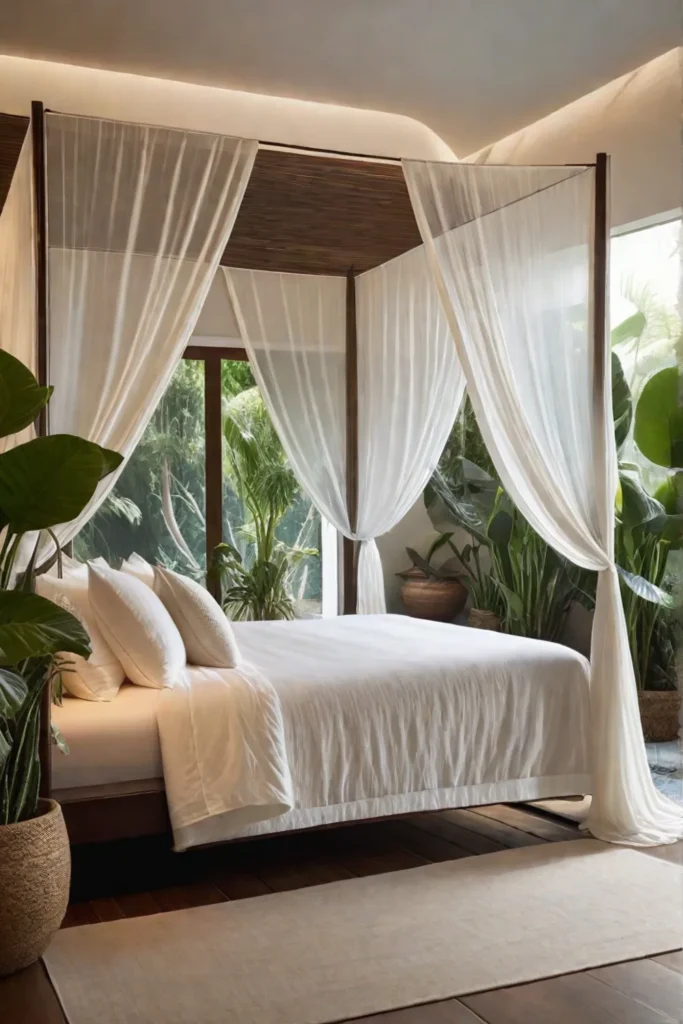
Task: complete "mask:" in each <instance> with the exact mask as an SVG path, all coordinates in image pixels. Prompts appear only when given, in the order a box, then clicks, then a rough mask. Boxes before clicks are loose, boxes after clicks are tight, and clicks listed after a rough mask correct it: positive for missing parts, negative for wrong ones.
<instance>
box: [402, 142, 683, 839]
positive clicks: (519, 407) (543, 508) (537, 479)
mask: <svg viewBox="0 0 683 1024" xmlns="http://www.w3.org/2000/svg"><path fill="white" fill-rule="evenodd" d="M404 171H405V175H406V181H407V183H408V189H409V192H410V195H411V199H412V202H413V207H414V209H415V214H416V217H417V220H418V224H419V227H420V231H421V233H422V237H423V239H424V241H425V244H426V246H427V251H428V255H429V257H430V259H431V263H432V269H433V272H434V275H435V279H436V281H437V285H438V287H439V291H440V294H441V298H442V301H443V303H444V308H445V310H446V313H447V315H448V318H449V323H450V325H451V330H452V332H453V336H454V338H455V341H456V347H457V350H458V355H459V357H460V361H461V362H462V365H463V368H464V371H465V375H466V378H467V387H468V393H469V395H470V398H471V400H472V404H473V407H474V411H475V414H476V416H477V420H478V422H479V425H480V427H481V431H482V434H483V436H484V440H485V441H486V444H487V447H488V449H489V451H490V453H491V457H492V459H493V461H494V464H495V465H496V468H497V470H498V472H499V474H500V476H501V479H502V480H503V482H504V484H505V486H506V487H507V488H508V490H509V491H510V493H511V495H512V497H513V498H514V500H515V502H516V503H517V505H518V507H519V508H520V509H521V511H522V512H523V513H524V515H525V516H526V517H527V519H528V520H529V522H530V523H531V524H532V525H533V526H534V528H535V529H536V530H537V531H538V532H539V533H540V534H541V536H542V537H544V539H545V540H546V541H547V542H548V543H549V544H551V545H552V546H553V547H554V548H556V549H557V550H558V551H559V552H561V553H562V554H563V555H565V556H566V557H567V558H570V559H571V560H572V561H573V562H575V563H576V564H578V565H580V566H584V567H585V568H588V569H594V570H597V571H598V574H599V575H598V590H597V601H596V610H595V620H594V626H593V640H592V652H591V666H592V668H591V680H592V681H591V733H592V735H591V750H592V777H593V794H592V796H593V800H592V806H591V811H590V817H589V819H588V823H587V824H588V827H589V828H590V830H591V832H592V833H593V834H594V835H595V836H597V837H598V838H601V839H605V840H608V841H611V842H621V843H629V844H633V845H643V846H645V845H655V844H658V843H663V842H671V841H673V840H674V839H676V838H678V837H680V836H681V835H683V810H681V809H680V808H678V807H677V806H676V805H675V804H673V803H672V802H671V801H669V800H667V799H666V798H665V797H663V796H662V795H661V794H659V793H658V792H657V790H656V789H655V787H654V785H653V783H652V780H651V778H650V774H649V770H648V765H647V760H646V756H645V748H644V743H643V734H642V729H641V725H640V718H639V713H638V703H637V696H636V687H635V680H634V677H633V668H632V664H631V658H630V653H629V648H628V638H627V634H626V626H625V621H624V614H623V609H622V605H621V597H620V592H619V581H618V576H617V573H616V569H615V564H614V497H615V490H616V451H615V446H614V430H613V424H612V414H611V403H610V401H609V396H610V394H611V380H610V361H609V349H608V345H609V341H608V335H607V337H606V338H605V353H604V358H605V373H604V379H603V380H600V381H595V382H594V380H593V364H594V359H593V356H594V353H593V342H592V331H591V328H590V324H591V313H592V310H591V295H590V288H591V278H592V275H591V256H590V252H591V244H590V242H591V226H592V222H593V202H594V180H595V179H594V171H593V169H592V168H591V169H588V168H584V169H582V168H507V167H506V168H503V167H476V166H471V165H464V164H458V165H455V164H428V163H414V162H406V163H404ZM594 384H596V385H597V386H596V387H594Z"/></svg>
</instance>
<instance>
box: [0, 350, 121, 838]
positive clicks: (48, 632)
mask: <svg viewBox="0 0 683 1024" xmlns="http://www.w3.org/2000/svg"><path fill="white" fill-rule="evenodd" d="M51 394H52V388H49V387H41V386H40V385H39V384H38V382H37V381H36V379H35V377H34V376H33V374H32V373H31V372H30V370H28V369H27V367H25V366H24V365H23V363H21V362H20V361H19V360H18V359H15V358H14V356H12V355H10V354H9V353H8V352H6V351H4V350H2V349H0V437H10V436H11V435H13V434H17V433H19V432H20V431H22V430H24V429H25V428H26V427H29V426H30V425H31V424H32V423H33V421H34V420H35V419H36V417H37V415H38V413H39V412H40V411H41V409H43V408H45V406H46V405H47V404H48V402H49V400H50V396H51ZM121 460H122V457H121V455H119V454H118V453H117V452H112V451H109V450H108V449H106V448H101V447H100V446H99V445H96V444H93V443H92V442H90V441H85V440H83V439H82V438H80V437H74V436H72V435H70V434H54V435H51V436H47V437H38V438H34V439H33V440H31V441H27V442H26V443H24V444H18V445H16V446H15V447H14V448H10V449H9V450H7V451H5V452H3V453H2V454H0V531H1V535H0V825H7V824H11V823H13V822H17V821H23V820H25V819H27V818H31V817H34V816H35V814H36V813H37V809H38V794H39V789H40V761H39V756H38V737H39V729H40V708H41V701H42V696H43V693H44V691H45V688H46V687H49V688H50V689H51V691H54V692H56V693H59V681H60V678H61V672H62V671H65V670H68V664H67V663H66V660H65V659H64V657H63V656H64V654H69V653H72V654H80V655H82V656H83V657H88V655H89V654H90V640H89V637H88V634H87V633H86V631H85V629H84V628H83V626H82V625H81V623H80V622H79V621H78V619H77V618H75V616H73V615H71V614H70V613H69V612H68V611H66V610H65V609H63V608H60V607H59V606H58V605H56V604H54V603H53V602H52V601H48V600H47V599H46V598H44V597H39V596H38V595H37V594H35V593H34V592H33V590H34V581H35V575H36V565H37V560H38V553H39V551H40V548H41V541H42V537H43V531H46V532H47V533H48V534H49V536H50V537H51V538H52V542H53V546H54V548H55V556H53V557H58V555H59V544H58V542H57V539H56V537H55V535H54V533H53V527H55V526H57V525H58V524H60V523H67V522H69V521H70V520H72V519H74V518H75V517H76V516H78V515H79V514H80V512H81V511H82V510H83V509H84V508H85V506H86V505H87V504H88V502H89V501H90V499H91V498H92V496H93V494H94V493H95V489H96V487H97V485H98V483H99V482H100V480H102V479H103V477H105V476H107V475H108V474H109V473H111V472H112V471H113V470H114V469H116V467H117V466H119V465H120V463H121ZM29 534H31V535H33V536H32V537H29V536H27V535H29ZM29 541H31V547H32V554H31V555H30V557H29V558H28V560H26V559H24V561H26V562H27V564H26V565H25V566H24V567H23V569H22V571H21V572H20V573H18V572H17V565H18V559H19V558H20V556H22V555H23V552H24V550H25V548H26V546H27V544H28V542H29ZM45 567H46V565H43V566H42V568H43V569H44V568H45Z"/></svg>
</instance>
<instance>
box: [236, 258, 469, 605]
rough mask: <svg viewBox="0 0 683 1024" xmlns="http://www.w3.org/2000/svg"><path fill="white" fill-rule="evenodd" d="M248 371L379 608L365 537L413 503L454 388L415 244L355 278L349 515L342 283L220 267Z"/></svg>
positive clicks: (433, 459) (444, 428) (453, 367)
mask: <svg viewBox="0 0 683 1024" xmlns="http://www.w3.org/2000/svg"><path fill="white" fill-rule="evenodd" d="M224 272H225V276H226V281H227V283H228V288H229V291H230V295H231V299H232V303H233V306H234V309H235V313H236V316H237V321H238V324H239V328H240V333H241V336H242V339H243V342H244V345H245V347H246V349H247V352H248V354H249V360H250V362H251V365H252V368H253V370H254V376H255V377H256V380H257V382H258V384H259V387H260V389H261V393H262V395H263V397H264V401H265V402H266V404H267V406H268V410H269V412H270V415H271V417H272V419H273V423H274V425H275V428H276V430H277V432H278V435H279V437H280V440H281V441H282V444H283V446H284V448H285V451H286V453H287V457H288V459H289V461H290V463H291V465H292V468H293V470H294V472H295V474H296V476H297V479H298V480H299V482H300V484H301V486H302V487H303V489H304V490H305V491H306V493H307V494H308V495H309V496H310V498H311V500H312V501H313V502H314V504H315V505H316V507H317V508H318V509H319V510H320V512H321V513H322V514H323V515H324V516H325V517H326V518H327V519H328V520H329V521H330V522H331V523H332V524H333V526H334V527H335V528H336V529H337V530H339V532H340V533H342V534H344V535H345V536H347V537H352V538H353V539H354V540H359V541H360V542H361V547H360V555H359V560H358V612H359V613H361V614H373V613H381V612H384V611H386V604H385V597H384V577H383V573H382V565H381V562H380V557H379V552H378V550H377V545H376V544H375V538H376V537H378V536H380V534H382V533H386V532H387V531H388V530H390V529H391V527H392V526H394V525H395V524H396V523H397V522H398V521H399V520H400V519H401V518H402V517H403V515H404V514H405V513H406V512H407V511H408V509H409V508H410V507H411V505H412V504H414V502H415V501H416V500H417V498H418V497H419V495H420V492H421V490H422V488H423V487H424V485H425V484H426V482H427V480H428V479H429V476H430V475H431V473H432V471H433V470H434V468H435V466H436V463H437V462H438V459H439V456H440V454H441V451H442V449H443V447H444V444H445V443H446V439H447V437H448V433H449V431H450V428H451V426H452V424H453V421H454V419H455V415H456V413H457V410H458V407H459V404H460V401H461V399H462V393H463V378H462V374H461V373H460V371H459V369H458V365H457V360H456V358H455V353H454V351H453V345H452V341H451V339H450V333H449V331H448V326H447V323H446V319H445V317H444V315H443V312H442V310H441V306H440V303H439V301H438V294H437V292H436V289H435V288H434V285H433V283H432V281H431V277H430V274H429V273H428V268H427V266H426V263H425V258H424V251H423V250H422V247H420V249H419V250H415V251H414V252H411V253H407V254H406V255H405V256H402V257H399V258H398V259H397V260H394V261H392V262H391V263H389V264H387V265H386V266H384V267H380V268H378V269H377V270H373V271H370V272H368V273H367V274H364V275H362V276H360V277H359V278H357V284H356V289H357V292H356V295H357V348H358V470H359V481H358V484H359V493H358V517H357V527H356V529H355V531H352V529H351V524H350V520H349V512H348V507H347V500H346V496H347V492H346V281H345V279H344V278H342V277H323V276H307V275H299V274H277V273H271V272H267V271H250V270H228V269H226V268H224Z"/></svg>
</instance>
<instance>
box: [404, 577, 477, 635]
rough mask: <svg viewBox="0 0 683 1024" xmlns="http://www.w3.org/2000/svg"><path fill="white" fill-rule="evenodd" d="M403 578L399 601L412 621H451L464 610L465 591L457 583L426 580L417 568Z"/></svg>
mask: <svg viewBox="0 0 683 1024" xmlns="http://www.w3.org/2000/svg"><path fill="white" fill-rule="evenodd" d="M405 576H406V578H405V579H404V583H403V586H402V587H401V599H402V601H403V603H404V605H405V607H406V611H407V612H408V614H409V615H412V616H413V618H415V619H432V620H433V621H435V622H452V621H453V619H454V618H455V616H456V615H457V614H458V613H459V612H461V611H462V610H463V608H464V607H465V602H466V601H467V590H466V589H465V587H463V585H462V583H459V582H458V580H455V579H453V580H428V579H427V578H426V577H425V575H424V573H422V572H421V571H420V570H419V569H415V570H409V572H407V573H406V574H405Z"/></svg>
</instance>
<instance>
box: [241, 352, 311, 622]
mask: <svg viewBox="0 0 683 1024" xmlns="http://www.w3.org/2000/svg"><path fill="white" fill-rule="evenodd" d="M221 397H222V406H223V420H224V423H225V427H226V429H225V430H224V437H223V539H224V540H225V541H228V542H229V543H231V544H232V545H233V546H234V547H236V548H237V549H238V550H239V551H240V554H241V555H242V557H243V559H244V561H245V562H246V563H247V564H253V562H254V560H256V559H258V558H271V557H272V555H273V554H275V555H276V556H277V557H278V558H284V559H285V560H286V563H287V590H288V591H289V592H290V593H291V595H292V597H293V599H294V607H295V612H296V614H297V616H298V617H300V618H307V617H309V616H311V615H320V614H321V613H322V568H321V553H322V536H321V523H320V514H319V512H318V511H317V510H316V509H315V508H314V506H313V504H312V503H311V501H310V499H308V498H307V497H306V496H305V495H304V494H303V493H302V492H301V489H300V487H299V485H298V484H297V481H296V478H295V477H294V474H293V473H292V470H291V469H290V468H289V465H288V464H287V459H286V457H285V454H284V451H283V450H282V445H281V444H280V441H279V439H278V436H277V434H276V433H275V430H274V428H273V425H272V423H271V422H270V417H269V416H268V413H267V412H266V409H265V406H264V404H263V400H262V399H261V395H260V393H259V390H258V387H257V386H256V383H255V381H254V378H253V377H252V374H251V370H250V368H249V364H248V363H247V362H243V361H238V360H231V359H223V360H221Z"/></svg>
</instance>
